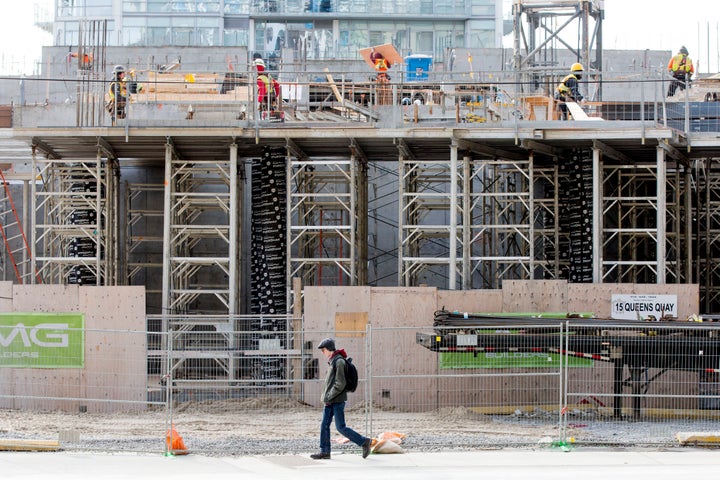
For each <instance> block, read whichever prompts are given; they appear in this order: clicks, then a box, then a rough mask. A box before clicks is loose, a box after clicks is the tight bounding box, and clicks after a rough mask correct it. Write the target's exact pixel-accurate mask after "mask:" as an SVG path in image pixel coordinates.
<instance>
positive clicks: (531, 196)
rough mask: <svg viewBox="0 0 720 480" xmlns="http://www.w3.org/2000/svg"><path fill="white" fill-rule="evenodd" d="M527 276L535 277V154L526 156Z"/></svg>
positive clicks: (531, 278)
mask: <svg viewBox="0 0 720 480" xmlns="http://www.w3.org/2000/svg"><path fill="white" fill-rule="evenodd" d="M527 175H528V243H529V245H528V257H529V258H528V278H529V279H530V280H533V279H534V278H535V154H534V153H533V152H532V151H531V152H530V155H529V156H528V173H527Z"/></svg>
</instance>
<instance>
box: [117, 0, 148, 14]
mask: <svg viewBox="0 0 720 480" xmlns="http://www.w3.org/2000/svg"><path fill="white" fill-rule="evenodd" d="M145 6H146V3H145V0H124V1H123V12H126V13H135V12H144V11H145Z"/></svg>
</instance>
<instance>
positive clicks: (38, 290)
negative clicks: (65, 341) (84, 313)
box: [13, 285, 80, 312]
mask: <svg viewBox="0 0 720 480" xmlns="http://www.w3.org/2000/svg"><path fill="white" fill-rule="evenodd" d="M79 288H80V287H79V286H78V285H14V286H13V311H14V312H79V311H80V310H79V305H78V289H79Z"/></svg>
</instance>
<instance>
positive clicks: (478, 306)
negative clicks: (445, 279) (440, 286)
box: [436, 290, 503, 313]
mask: <svg viewBox="0 0 720 480" xmlns="http://www.w3.org/2000/svg"><path fill="white" fill-rule="evenodd" d="M437 299H438V303H437V308H436V310H441V309H445V310H448V311H450V312H455V311H458V312H468V313H491V312H493V313H494V312H502V308H503V304H502V302H503V296H502V290H438V292H437Z"/></svg>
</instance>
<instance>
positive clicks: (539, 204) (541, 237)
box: [532, 157, 570, 279]
mask: <svg viewBox="0 0 720 480" xmlns="http://www.w3.org/2000/svg"><path fill="white" fill-rule="evenodd" d="M533 173H534V178H533V182H534V187H533V190H534V192H535V194H534V197H535V198H534V204H535V207H534V209H533V211H534V219H533V230H534V245H535V255H534V257H535V269H534V272H533V276H532V278H541V279H545V278H547V279H557V278H565V277H567V271H568V268H569V260H568V256H567V254H564V253H563V252H564V251H566V250H567V245H568V244H569V241H570V238H569V235H568V233H567V232H564V231H562V230H561V228H560V211H561V210H560V209H561V203H560V181H561V177H560V175H561V174H560V169H559V167H558V158H557V157H553V158H552V162H551V163H549V164H546V165H540V164H538V163H536V164H535V166H534V168H533Z"/></svg>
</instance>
